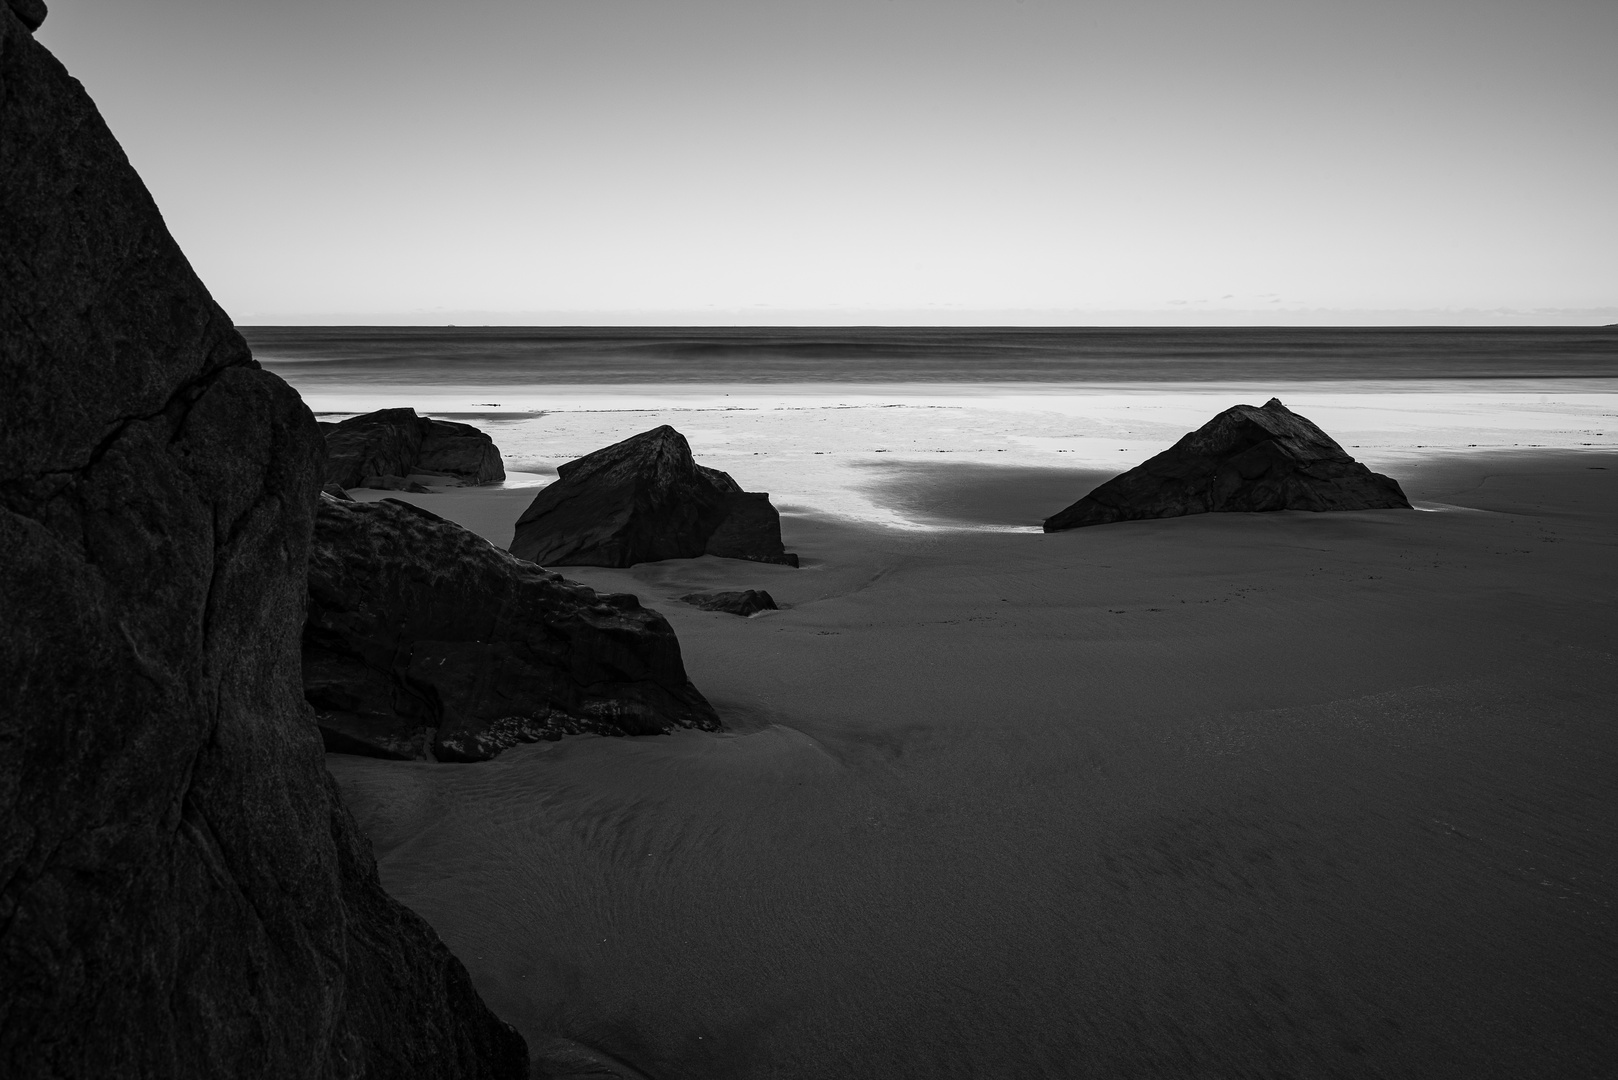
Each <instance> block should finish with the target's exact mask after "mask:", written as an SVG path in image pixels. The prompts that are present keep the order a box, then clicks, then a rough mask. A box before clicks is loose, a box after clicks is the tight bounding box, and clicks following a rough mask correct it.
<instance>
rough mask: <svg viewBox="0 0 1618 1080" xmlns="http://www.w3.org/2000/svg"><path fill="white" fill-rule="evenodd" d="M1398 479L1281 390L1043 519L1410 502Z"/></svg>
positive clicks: (1057, 522) (1223, 416) (1106, 519)
mask: <svg viewBox="0 0 1618 1080" xmlns="http://www.w3.org/2000/svg"><path fill="white" fill-rule="evenodd" d="M1409 506H1410V501H1409V500H1408V499H1406V498H1405V495H1404V492H1403V491H1401V490H1400V489H1399V484H1398V482H1397V481H1395V480H1393V479H1391V478H1389V477H1386V476H1383V475H1382V474H1380V473H1374V472H1372V471H1371V470H1370V469H1367V468H1366V467H1365V466H1364V465H1361V464H1360V463H1359V462H1357V461H1355V460H1354V459H1353V458H1352V457H1350V456H1349V455H1348V452H1347V451H1345V450H1344V449H1343V448H1342V447H1341V446H1338V445H1337V443H1336V442H1334V441H1333V440H1332V438H1331V436H1329V435H1327V434H1326V433H1325V432H1324V431H1321V430H1320V429H1319V428H1317V427H1316V426H1315V425H1314V424H1312V423H1310V422H1309V421H1308V420H1305V419H1304V418H1303V417H1301V416H1299V415H1298V414H1297V413H1295V412H1293V411H1292V410H1290V409H1288V408H1287V407H1286V406H1285V405H1282V404H1281V402H1280V401H1279V400H1278V399H1276V398H1271V399H1270V400H1269V401H1267V402H1266V403H1265V404H1264V406H1263V408H1254V407H1253V406H1252V405H1237V406H1234V407H1233V408H1229V409H1226V410H1225V411H1224V412H1222V413H1220V414H1219V415H1218V416H1216V417H1214V418H1213V419H1212V420H1210V421H1208V422H1207V423H1206V424H1204V425H1202V426H1201V427H1200V428H1198V429H1197V430H1195V431H1193V432H1191V433H1190V434H1188V435H1186V436H1185V437H1184V438H1183V439H1181V440H1180V441H1179V442H1177V443H1175V444H1174V445H1173V446H1171V447H1169V448H1168V449H1167V450H1165V451H1163V452H1162V453H1161V454H1158V455H1157V456H1156V457H1153V458H1149V459H1148V460H1147V461H1145V462H1144V463H1142V464H1141V465H1138V466H1136V467H1135V468H1133V469H1130V470H1129V471H1128V472H1126V473H1123V474H1121V475H1119V476H1115V477H1113V478H1112V479H1111V480H1108V481H1107V482H1106V483H1105V484H1102V485H1101V486H1100V487H1098V488H1096V489H1095V490H1094V491H1092V492H1090V494H1088V495H1086V496H1085V497H1084V498H1082V499H1080V500H1079V501H1078V502H1076V503H1074V504H1073V505H1072V506H1070V507H1068V508H1067V509H1066V510H1063V511H1062V512H1061V513H1059V514H1056V515H1054V516H1052V517H1049V518H1047V519H1045V531H1046V532H1058V531H1060V530H1062V529H1077V528H1081V527H1082V526H1085V525H1106V524H1110V523H1111V522H1114V521H1137V520H1140V519H1143V518H1166V517H1179V516H1181V515H1183V514H1206V513H1210V512H1230V511H1240V512H1254V511H1263V510H1375V509H1385V508H1388V507H1404V508H1407V509H1408V508H1409Z"/></svg>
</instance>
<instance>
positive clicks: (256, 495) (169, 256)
mask: <svg viewBox="0 0 1618 1080" xmlns="http://www.w3.org/2000/svg"><path fill="white" fill-rule="evenodd" d="M17 6H18V5H17V4H16V3H15V0H12V2H11V3H9V5H7V6H0V545H3V549H4V551H5V558H4V559H3V560H0V612H3V613H4V615H3V618H0V746H3V747H4V752H3V753H0V805H3V806H4V812H3V813H0V1075H4V1076H6V1077H8V1078H11V1080H29V1078H36V1077H39V1078H43V1077H69V1076H72V1077H89V1076H108V1077H112V1076H149V1077H158V1076H161V1077H171V1078H177V1080H189V1078H203V1077H223V1076H267V1077H268V1076H273V1077H299V1078H302V1077H307V1078H311V1080H313V1078H316V1077H321V1078H327V1077H329V1078H339V1077H342V1078H356V1077H359V1076H361V1075H362V1074H363V1075H366V1076H373V1077H380V1076H423V1077H427V1076H432V1077H491V1078H492V1077H512V1078H515V1077H520V1076H525V1075H526V1072H527V1062H526V1057H527V1055H526V1050H525V1047H524V1044H523V1040H522V1039H521V1037H520V1036H518V1035H517V1033H516V1032H515V1031H513V1030H512V1029H511V1028H510V1027H508V1026H507V1025H505V1024H504V1023H502V1022H500V1021H499V1020H498V1019H497V1018H496V1017H495V1016H493V1015H492V1014H491V1013H490V1012H489V1010H488V1009H487V1008H486V1007H485V1006H484V1005H483V1003H482V1002H481V1001H480V1000H479V999H478V996H477V993H476V991H475V990H474V989H473V987H472V983H471V980H470V978H469V977H468V975H467V973H466V970H465V968H463V967H462V966H461V964H460V962H459V961H457V960H456V959H455V958H454V957H453V956H451V955H450V954H449V952H448V950H446V949H445V948H444V946H443V944H442V943H441V942H440V941H439V940H438V937H437V935H436V934H434V933H433V931H432V929H431V928H430V927H428V925H427V924H426V923H425V922H424V921H422V920H421V919H420V918H419V917H417V916H416V915H415V914H414V913H412V912H410V911H409V910H407V909H405V908H404V907H402V906H401V905H400V904H398V903H397V902H395V901H394V900H393V899H392V898H390V897H389V896H388V895H387V893H385V892H384V891H383V890H382V886H381V884H380V882H379V881H378V879H377V872H376V864H375V862H374V861H373V859H372V857H371V854H370V852H369V848H368V845H367V843H366V841H365V839H364V838H363V837H362V836H361V835H360V833H359V832H358V829H357V827H356V826H355V824H354V821H353V819H352V818H351V817H350V816H349V813H348V811H347V810H346V809H345V808H344V806H343V802H342V799H341V798H340V797H339V795H338V792H337V790H336V787H335V785H334V784H333V783H332V781H331V778H330V777H329V775H328V774H327V773H326V771H325V769H324V767H323V756H322V749H321V744H320V735H319V732H318V731H317V730H316V728H315V725H314V724H313V723H312V722H311V720H310V715H309V710H308V706H307V704H306V703H305V702H304V700H303V693H302V685H301V680H300V678H299V655H298V649H299V636H300V634H301V631H302V626H303V608H304V603H305V597H306V595H307V560H308V550H309V537H310V533H311V530H312V527H313V520H312V518H313V514H314V507H315V503H316V500H317V498H318V496H317V495H316V491H317V489H318V487H319V484H320V478H319V468H320V456H321V448H320V438H319V435H318V432H317V429H316V427H315V422H314V419H313V417H311V416H310V414H309V411H308V409H307V408H305V407H304V405H303V403H302V402H301V401H300V400H299V399H298V396H297V395H296V394H295V393H293V392H292V390H291V389H290V388H288V387H287V385H286V384H285V383H284V382H282V381H281V380H280V379H278V378H276V377H275V376H273V375H270V374H268V373H266V372H264V371H262V370H260V369H259V367H258V365H257V364H256V363H255V362H254V361H253V359H252V357H251V355H250V354H249V352H248V349H247V346H246V344H245V343H244V342H243V341H242V339H241V337H240V336H239V335H238V334H237V333H236V331H235V329H234V328H233V327H232V326H231V324H230V320H229V319H228V318H227V317H226V315H225V314H224V312H222V311H221V310H220V309H219V308H218V307H217V306H216V305H215V304H214V302H213V300H212V299H211V298H210V297H209V295H208V292H207V290H206V289H205V288H204V287H203V286H202V283H201V282H200V281H198V280H197V278H196V276H195V274H194V273H193V272H192V270H191V268H190V266H189V264H188V263H187V262H186V259H185V257H184V255H182V254H181V252H180V250H179V248H178V247H177V246H176V245H175V243H174V240H173V239H172V238H171V237H170V236H169V234H168V231H167V230H166V229H165V227H164V225H163V219H162V216H161V215H160V214H159V212H158V210H157V207H156V206H155V205H154V204H153V202H152V199H151V197H150V196H149V195H148V194H147V192H146V189H145V187H144V186H143V185H142V184H141V182H140V178H139V177H138V176H136V174H135V172H134V170H133V169H132V168H131V167H130V165H129V163H128V161H127V159H126V158H125V156H124V154H123V151H122V150H121V149H120V148H119V146H118V143H117V141H116V140H115V139H114V138H113V137H112V135H111V133H109V132H108V131H107V128H106V126H105V125H104V124H103V122H102V120H101V118H100V116H99V115H98V114H97V112H96V110H95V107H94V105H93V104H92V103H91V102H90V100H89V98H88V97H87V96H86V95H85V92H84V89H83V87H81V86H80V85H79V83H78V82H77V81H75V80H74V79H73V78H71V77H70V76H69V75H68V73H67V72H66V71H65V70H63V68H62V66H61V65H60V64H59V63H57V61H56V60H55V59H54V58H53V57H52V56H51V55H50V53H49V52H47V51H46V50H45V48H44V47H43V46H41V45H40V44H39V43H38V42H36V41H35V40H34V38H33V37H32V36H31V35H30V34H29V33H28V31H27V30H26V29H25V28H24V24H23V23H22V22H21V21H19V20H18V18H17V17H16V15H15V14H14V12H15V9H16V8H17ZM23 7H24V8H25V10H26V9H27V8H29V7H30V5H23Z"/></svg>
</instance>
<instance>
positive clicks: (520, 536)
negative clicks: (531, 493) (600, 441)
mask: <svg viewBox="0 0 1618 1080" xmlns="http://www.w3.org/2000/svg"><path fill="white" fill-rule="evenodd" d="M556 473H557V480H556V482H555V483H554V484H551V485H550V486H549V487H546V488H544V489H542V490H541V491H540V493H539V495H538V496H536V497H535V499H534V501H533V503H531V504H530V505H529V507H528V509H527V510H525V511H523V515H522V516H521V517H520V518H518V519H517V531H516V536H515V538H514V539H513V540H512V542H511V551H512V554H514V555H516V556H518V557H519V558H523V559H528V560H529V561H531V562H536V563H540V564H543V565H546V566H619V567H623V566H633V565H634V564H636V563H641V562H657V561H658V560H660V559H694V558H696V557H697V556H699V555H718V556H720V557H722V558H726V559H750V560H752V561H753V562H766V563H780V564H782V565H785V566H797V565H798V557H797V556H796V555H793V554H790V553H788V552H787V550H786V548H785V547H784V546H783V545H782V543H781V515H780V513H778V512H777V511H776V509H775V507H774V506H771V505H770V497H769V496H768V495H766V494H764V493H762V492H753V491H743V490H742V489H741V485H739V484H737V483H736V481H734V480H732V479H731V478H730V476H729V475H728V474H726V473H722V472H720V471H719V470H718V469H709V468H705V467H704V466H701V465H698V464H697V463H696V461H695V460H694V459H693V458H692V456H691V447H690V446H689V445H688V444H687V443H686V441H685V436H683V435H681V434H680V433H679V432H678V431H675V430H674V429H673V428H671V427H669V426H668V425H666V424H665V425H664V426H662V427H658V428H653V429H652V430H651V431H644V432H642V433H641V434H639V435H635V436H633V437H631V438H628V439H625V440H624V441H623V442H620V443H614V444H613V445H611V446H608V447H606V448H604V449H601V450H597V451H596V452H595V453H593V454H586V455H585V456H584V457H581V458H579V459H578V460H576V461H570V462H568V463H567V464H566V465H563V466H562V467H561V468H559V469H557V470H556Z"/></svg>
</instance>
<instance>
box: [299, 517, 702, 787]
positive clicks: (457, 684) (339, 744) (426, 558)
mask: <svg viewBox="0 0 1618 1080" xmlns="http://www.w3.org/2000/svg"><path fill="white" fill-rule="evenodd" d="M303 679H304V692H305V694H306V695H307V696H308V699H309V702H310V703H311V704H312V705H313V706H314V707H315V713H316V716H317V718H318V721H319V723H320V728H321V731H322V732H323V733H324V735H325V738H326V746H327V748H328V749H330V750H336V751H342V752H346V753H359V754H371V755H374V756H378V757H391V758H423V757H426V756H427V748H428V747H429V746H430V747H431V749H432V754H433V756H434V757H436V758H438V759H439V760H448V761H482V760H484V759H487V758H490V757H493V756H494V755H495V754H497V753H499V752H500V751H501V750H504V749H505V748H506V747H508V746H511V745H513V744H514V743H518V742H533V741H536V740H539V739H556V738H560V737H561V736H563V735H571V734H577V733H580V732H595V733H598V734H602V735H653V734H658V733H661V732H665V731H671V730H674V729H676V728H682V727H692V728H701V729H704V730H710V731H711V730H714V729H717V728H718V727H719V719H718V717H717V716H715V715H714V711H713V709H712V707H710V706H709V704H708V702H707V701H705V700H704V699H703V697H702V695H701V694H699V693H698V692H697V689H696V687H694V686H692V685H691V680H690V679H688V678H687V677H686V674H685V665H684V663H683V662H682V660H681V658H680V643H679V642H678V641H677V640H676V639H675V637H674V631H673V630H672V629H671V628H670V627H669V624H668V621H667V620H665V619H664V618H663V616H661V615H659V614H657V613H656V612H654V611H648V610H646V609H645V608H643V607H641V606H640V604H639V603H638V602H637V601H636V600H635V598H634V597H633V596H629V595H627V594H611V593H597V592H595V591H594V590H593V589H589V588H587V587H585V586H583V585H579V584H576V583H574V582H571V581H567V580H565V579H563V578H562V577H561V575H559V574H553V573H551V572H550V571H548V570H542V569H540V568H539V567H538V566H535V565H534V564H533V563H530V562H524V561H523V560H521V559H518V558H515V557H513V556H511V555H509V554H507V553H506V552H504V551H501V550H500V549H499V548H496V547H493V546H492V545H490V544H489V542H488V541H486V540H484V539H482V538H481V537H479V536H477V535H475V534H473V533H470V532H468V531H467V530H465V529H463V528H461V527H460V526H459V525H456V524H453V523H452V522H448V521H445V520H444V519H443V518H440V517H438V516H436V515H434V514H431V513H428V512H427V511H425V510H421V509H419V508H417V507H414V506H411V505H409V504H408V503H403V502H399V501H397V500H394V499H384V500H382V501H381V502H376V503H345V502H339V501H337V500H335V499H330V498H323V499H322V500H321V502H320V506H319V509H318V511H317V514H316V521H315V547H314V553H313V556H312V557H311V559H310V563H309V621H308V624H307V625H306V627H305V629H304V638H303Z"/></svg>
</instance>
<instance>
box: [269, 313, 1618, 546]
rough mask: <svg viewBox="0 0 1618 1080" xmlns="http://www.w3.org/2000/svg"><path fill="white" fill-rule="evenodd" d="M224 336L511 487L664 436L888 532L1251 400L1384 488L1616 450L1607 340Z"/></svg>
mask: <svg viewBox="0 0 1618 1080" xmlns="http://www.w3.org/2000/svg"><path fill="white" fill-rule="evenodd" d="M243 333H244V334H245V335H246V337H247V339H248V341H249V342H250V343H251V344H252V346H253V349H254V353H255V355H257V357H258V358H259V360H260V361H261V362H262V363H263V364H264V365H265V367H267V368H269V369H270V370H272V371H274V372H276V373H278V374H280V375H281V376H282V377H283V378H285V379H286V380H287V381H288V382H289V383H291V384H292V385H293V386H294V387H296V388H297V389H298V391H299V392H300V393H302V395H303V396H304V398H305V400H306V401H308V402H309V404H310V407H311V408H312V409H313V410H314V411H315V412H316V413H317V414H319V415H322V416H324V417H327V418H333V419H335V418H339V417H342V416H348V415H354V414H356V413H360V412H366V411H369V410H372V409H378V408H388V407H395V406H410V407H412V408H415V409H416V410H417V411H418V412H422V413H426V414H430V415H434V416H439V417H443V418H446V419H457V420H462V421H465V422H469V423H474V424H477V425H478V426H480V427H483V428H485V429H486V430H488V431H489V432H490V433H491V435H492V436H493V437H494V439H495V442H496V444H497V445H498V446H499V447H500V449H501V452H502V454H503V455H504V457H505V459H506V466H507V469H508V471H509V472H510V473H511V477H510V479H509V480H508V482H507V483H508V485H510V486H524V485H529V486H532V485H538V484H543V483H546V482H548V481H549V480H550V479H551V478H553V477H554V476H555V470H556V467H557V466H558V465H560V464H562V463H564V462H566V461H569V460H571V459H573V458H576V457H579V456H581V455H583V454H586V453H589V452H590V451H592V450H595V449H598V448H599V447H602V446H605V445H608V444H610V443H613V442H616V441H618V440H620V439H623V438H627V437H629V436H630V435H633V434H635V433H637V432H640V431H645V430H647V429H649V428H652V427H656V426H657V425H659V424H665V423H666V424H672V425H673V426H674V427H676V428H677V429H679V430H680V431H681V432H682V433H683V434H684V435H685V436H686V438H687V439H688V440H689V441H690V443H691V445H692V448H693V450H694V452H695V453H696V455H697V457H698V459H699V460H701V461H703V462H704V463H706V464H709V465H712V466H715V467H717V468H722V469H725V470H726V471H728V472H730V473H731V474H732V475H733V476H735V477H736V479H737V480H738V481H739V482H740V483H741V484H742V485H743V486H744V487H746V488H748V489H749V490H756V491H768V492H770V493H771V494H772V497H773V498H774V499H775V502H776V504H777V505H778V506H780V507H781V508H782V510H783V512H785V513H788V514H791V513H828V514H833V515H836V516H840V517H845V518H852V519H858V520H864V521H869V522H877V523H882V524H886V525H889V526H892V527H896V528H911V529H917V528H937V527H940V522H939V521H937V520H934V519H929V518H925V517H920V516H918V515H916V514H913V513H907V512H906V511H905V510H904V509H903V507H901V506H896V505H895V503H894V501H893V500H892V499H891V498H883V497H879V496H880V494H881V492H882V491H883V490H891V487H892V483H891V477H892V470H893V468H894V467H895V466H897V465H900V464H902V463H906V462H909V463H919V462H925V463H927V464H928V467H929V468H935V467H937V466H939V465H942V464H945V463H949V462H962V463H971V464H973V465H975V466H985V465H996V466H1006V467H1015V468H1018V469H1022V470H1026V469H1030V468H1044V469H1068V470H1089V471H1092V472H1093V471H1094V470H1106V471H1114V470H1115V471H1122V469H1124V468H1128V467H1131V466H1133V465H1135V464H1138V463H1139V462H1140V461H1142V460H1144V459H1145V458H1147V457H1150V456H1151V455H1152V454H1155V453H1157V452H1158V451H1159V450H1162V449H1164V448H1165V447H1167V446H1168V445H1170V444H1171V443H1172V442H1173V441H1174V440H1175V439H1177V438H1179V437H1180V436H1181V435H1182V434H1184V433H1185V432H1186V431H1189V430H1191V429H1193V428H1195V427H1198V426H1199V425H1201V424H1202V423H1204V422H1205V421H1206V420H1207V419H1208V418H1209V417H1211V416H1212V415H1214V414H1215V413H1217V412H1219V411H1220V410H1222V409H1225V408H1228V407H1229V406H1231V405H1234V404H1238V403H1242V402H1246V403H1249V404H1262V403H1263V402H1264V401H1266V400H1268V399H1269V398H1270V397H1272V396H1276V397H1280V398H1281V400H1282V401H1284V402H1285V403H1286V404H1287V405H1288V407H1290V408H1292V409H1294V410H1295V411H1297V412H1300V413H1302V414H1303V415H1305V416H1307V417H1309V418H1310V419H1311V420H1313V421H1314V422H1315V423H1317V424H1319V425H1320V426H1321V427H1322V428H1324V429H1325V430H1326V431H1327V432H1328V433H1330V434H1331V435H1333V437H1335V438H1336V439H1337V440H1338V441H1339V442H1341V443H1342V444H1343V445H1344V446H1346V447H1348V448H1349V449H1350V452H1351V453H1353V454H1354V455H1355V456H1356V457H1358V458H1359V459H1360V460H1362V461H1365V462H1366V463H1367V464H1368V465H1370V466H1371V467H1372V468H1376V469H1379V470H1381V471H1386V472H1390V473H1391V474H1393V475H1395V476H1397V475H1398V471H1399V467H1400V465H1401V463H1403V462H1407V461H1409V460H1410V459H1411V458H1412V457H1422V456H1430V455H1432V454H1437V453H1469V452H1479V451H1492V452H1499V451H1505V450H1533V449H1541V448H1543V449H1589V450H1603V449H1604V450H1611V449H1613V448H1615V447H1618V328H1603V327H1588V328H1586V327H1569V328H1416V329H1411V328H1392V329H1381V328H1348V329H1340V328H1282V329H1275V328H1258V329H1246V328H1234V329H1233V328H1215V329H1183V328H1174V329H1047V328H1038V329H1028V328H969V329H960V328H925V327H924V328H881V327H878V328H846V329H836V328H832V329H826V328H606V329H601V328H576V327H574V328H566V327H564V328H549V327H541V328H523V327H517V328H513V327H465V328H462V327H248V328H244V330H243ZM1083 493H1084V492H1083V491H1076V492H1075V493H1074V494H1073V498H1075V499H1076V498H1078V497H1079V496H1080V495H1082V494H1083ZM1066 501H1072V500H1071V499H1069V500H1066ZM1063 505H1065V502H1064V503H1063ZM1060 508H1061V507H1060V506H1059V505H1054V506H1051V507H1050V508H1049V511H1048V512H1050V513H1054V512H1055V511H1056V510H1058V509H1060ZM1036 525H1037V521H1036V520H1033V519H1030V521H1028V522H1027V523H1024V524H1023V525H1020V526H1007V527H1021V528H1032V527H1034V526H1036Z"/></svg>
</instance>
